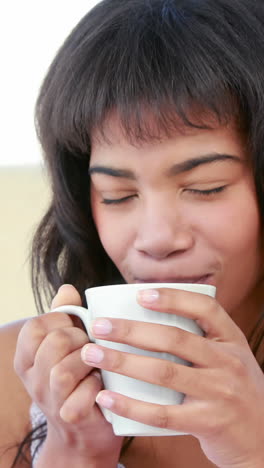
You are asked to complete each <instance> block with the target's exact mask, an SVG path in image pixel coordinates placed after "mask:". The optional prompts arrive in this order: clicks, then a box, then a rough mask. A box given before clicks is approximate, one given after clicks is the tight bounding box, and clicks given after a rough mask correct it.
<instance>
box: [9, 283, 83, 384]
mask: <svg viewBox="0 0 264 468" xmlns="http://www.w3.org/2000/svg"><path fill="white" fill-rule="evenodd" d="M69 303H70V304H73V305H80V304H81V298H80V295H79V293H78V292H77V290H76V289H75V288H74V287H73V286H71V285H63V286H61V287H60V288H59V290H58V293H57V295H56V296H55V298H54V299H53V302H52V304H55V305H54V306H60V305H65V304H69ZM72 326H73V320H72V319H71V318H70V316H69V315H67V314H62V313H51V314H46V315H45V314H44V315H41V316H39V317H34V318H32V319H30V320H28V321H27V322H26V323H25V325H24V326H23V328H22V329H21V331H20V334H19V336H18V341H17V348H16V354H15V359H14V366H15V370H16V372H17V373H18V375H22V373H23V372H25V371H26V370H27V369H29V368H30V367H32V365H33V363H34V358H35V354H36V352H37V350H38V348H39V346H40V344H41V343H42V341H43V340H44V339H45V337H46V336H47V334H48V333H49V332H50V331H51V330H53V329H57V328H65V327H72Z"/></svg>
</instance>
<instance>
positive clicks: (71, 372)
mask: <svg viewBox="0 0 264 468" xmlns="http://www.w3.org/2000/svg"><path fill="white" fill-rule="evenodd" d="M93 369H94V368H93V367H91V366H87V365H86V364H84V362H83V361H82V360H81V358H80V349H77V350H76V351H73V352H72V353H71V354H68V355H67V356H66V357H65V358H64V359H62V360H61V361H60V362H58V363H57V364H56V365H55V366H54V367H53V368H52V369H51V372H50V381H49V382H50V383H49V386H50V390H51V392H52V394H53V399H54V401H56V403H57V405H60V406H61V405H62V402H63V401H64V400H66V399H67V398H68V397H69V395H70V394H71V393H72V392H73V391H74V389H75V388H76V387H77V386H78V385H79V383H80V381H82V380H83V379H84V378H85V377H87V376H88V375H90V374H91V372H92V371H93ZM98 372H99V371H98Z"/></svg>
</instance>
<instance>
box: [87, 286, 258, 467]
mask: <svg viewBox="0 0 264 468" xmlns="http://www.w3.org/2000/svg"><path fill="white" fill-rule="evenodd" d="M158 292H159V295H158V298H157V299H156V300H155V301H153V300H152V302H148V301H147V297H145V299H144V295H142V296H141V297H139V299H138V301H139V303H140V304H141V305H142V306H144V307H146V308H148V309H153V310H157V311H159V312H161V313H162V312H164V313H171V314H176V315H181V316H184V317H188V318H191V319H194V320H196V321H197V323H198V324H199V325H200V327H201V328H202V329H203V330H204V332H205V336H204V337H201V336H198V335H194V334H192V333H189V332H186V331H184V330H181V329H179V328H175V327H169V326H164V325H157V324H151V323H142V322H136V321H130V320H121V319H111V324H112V331H111V332H110V333H109V334H108V335H106V334H103V335H102V334H101V335H100V334H99V333H98V332H96V330H98V329H96V326H95V325H96V322H95V323H94V324H93V328H92V333H93V335H94V336H95V337H97V338H101V339H104V340H109V341H115V342H120V343H126V344H129V345H131V346H135V347H138V348H144V349H149V350H151V351H161V352H167V353H171V354H174V355H177V356H179V357H181V358H183V359H186V360H187V361H190V362H191V363H193V367H188V366H183V365H180V364H176V363H173V362H170V361H164V360H162V359H155V358H151V357H145V356H138V355H133V354H128V353H121V352H119V351H115V350H112V349H108V348H104V347H102V346H98V345H95V344H88V345H86V346H85V347H84V348H83V352H82V358H83V360H84V362H86V363H87V364H89V365H92V366H95V367H98V368H102V369H105V370H108V371H112V372H117V373H119V374H123V375H128V376H130V377H134V378H136V379H139V380H144V381H146V382H150V383H154V384H158V385H162V386H164V387H168V388H172V389H175V390H176V391H180V392H183V393H184V394H186V397H185V399H184V402H183V404H182V405H175V406H165V405H155V404H152V403H146V402H143V401H138V400H134V399H131V398H128V397H125V396H123V395H121V394H119V393H113V392H110V391H108V390H103V391H101V392H100V393H99V395H98V397H97V402H98V403H99V404H100V405H101V406H104V407H107V408H111V411H113V412H114V413H116V414H119V415H120V416H124V417H126V418H130V419H134V420H136V421H139V422H142V423H145V424H149V425H152V426H158V427H164V428H168V429H173V430H178V431H180V432H183V433H187V434H191V435H193V436H195V437H196V438H197V439H199V441H200V445H201V448H202V450H203V451H204V453H205V455H206V456H207V458H208V459H209V460H211V461H212V462H213V463H215V464H216V466H218V467H220V468H231V467H232V468H260V467H263V466H264V375H263V373H262V370H261V369H260V367H259V365H258V363H257V362H256V360H255V358H254V356H253V354H252V352H251V350H250V348H249V345H248V343H247V340H246V338H245V336H244V334H243V333H242V331H241V330H240V329H239V328H238V327H237V325H236V324H235V323H234V322H233V320H232V319H231V318H230V317H229V315H228V314H227V313H226V312H225V311H224V309H223V308H222V307H221V306H220V305H219V304H218V302H217V301H216V300H215V299H213V298H211V297H209V296H207V295H204V294H198V293H193V292H187V291H182V290H175V289H159V290H158ZM101 320H102V319H98V320H97V321H101ZM104 320H106V319H104ZM108 320H109V319H108ZM110 328H111V327H110ZM98 348H99V349H100V350H101V353H99V354H101V360H100V362H98V361H96V360H93V361H91V359H90V358H89V354H88V353H89V352H90V351H91V350H96V349H98ZM102 351H103V356H102Z"/></svg>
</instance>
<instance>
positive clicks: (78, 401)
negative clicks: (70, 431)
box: [60, 371, 103, 424]
mask: <svg viewBox="0 0 264 468" xmlns="http://www.w3.org/2000/svg"><path fill="white" fill-rule="evenodd" d="M102 387H103V384H102V379H101V376H100V373H99V372H98V371H94V372H92V374H90V375H89V376H88V377H86V378H85V379H84V380H83V381H82V382H81V383H80V384H79V385H78V387H77V388H76V389H75V390H74V391H73V392H72V393H71V394H70V395H69V397H68V398H67V400H66V401H65V402H64V404H63V405H62V407H61V409H60V417H61V418H62V419H63V420H64V421H65V422H67V423H69V424H77V423H80V422H81V421H82V420H83V419H86V418H87V416H88V415H89V412H91V410H92V408H93V407H94V406H95V398H96V395H97V394H98V392H99V391H100V390H101V389H102ZM98 413H99V409H98Z"/></svg>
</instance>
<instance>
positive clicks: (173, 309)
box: [138, 288, 245, 342]
mask: <svg viewBox="0 0 264 468" xmlns="http://www.w3.org/2000/svg"><path fill="white" fill-rule="evenodd" d="M150 291H151V292H150ZM155 291H156V293H157V294H156V295H155V294H154V293H153V290H147V289H146V290H141V291H138V301H139V303H140V304H141V305H142V306H144V307H146V308H148V309H152V310H157V311H159V312H165V313H169V314H176V315H180V316H182V317H187V318H190V319H193V320H196V321H197V323H198V324H199V326H200V327H201V328H202V329H203V330H204V332H205V333H206V335H207V337H208V338H211V339H217V340H220V341H235V342H241V340H243V342H244V341H245V337H244V335H243V333H242V331H241V330H240V328H239V327H238V326H237V325H236V324H235V322H234V321H233V320H232V319H231V317H230V316H229V315H228V314H227V313H226V312H225V310H224V309H223V308H222V307H221V306H220V304H219V303H218V302H217V301H216V300H215V299H214V298H213V297H211V296H208V295H207V294H200V293H194V292H190V291H183V290H180V289H172V288H160V289H157V290H155Z"/></svg>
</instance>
